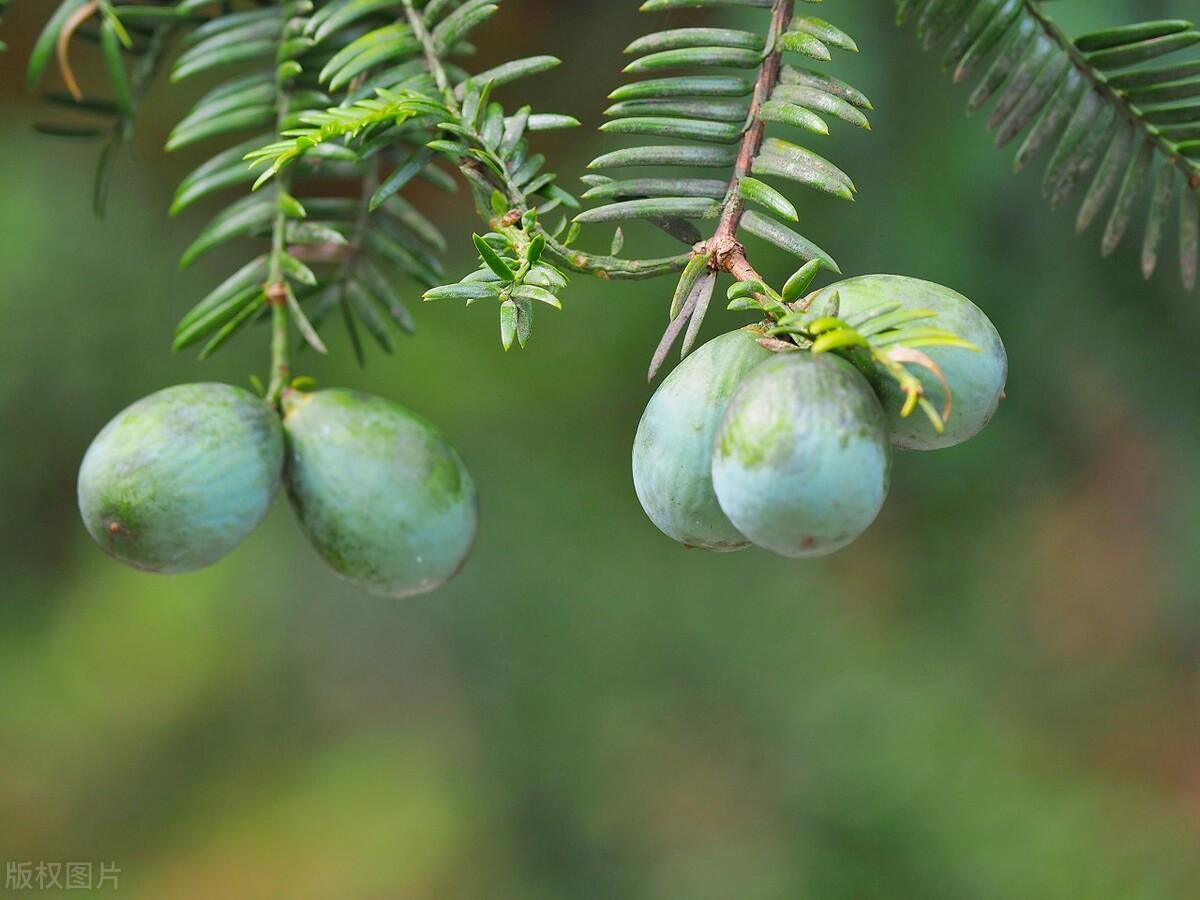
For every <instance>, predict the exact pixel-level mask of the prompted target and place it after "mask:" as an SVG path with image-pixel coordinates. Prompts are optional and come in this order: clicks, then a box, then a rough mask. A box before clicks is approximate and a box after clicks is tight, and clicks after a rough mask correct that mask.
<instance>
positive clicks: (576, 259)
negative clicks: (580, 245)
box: [538, 225, 693, 281]
mask: <svg viewBox="0 0 1200 900" xmlns="http://www.w3.org/2000/svg"><path fill="white" fill-rule="evenodd" d="M538 232H539V233H540V234H542V235H543V236H544V237H545V238H546V252H547V253H548V254H549V255H550V257H551V258H552V259H554V260H556V261H557V262H560V263H562V264H563V265H564V266H566V267H567V268H569V269H571V270H573V271H575V272H583V273H585V274H588V275H595V276H596V277H597V278H602V279H617V280H622V281H639V280H641V279H643V278H657V277H658V276H660V275H669V274H671V273H673V272H681V271H683V268H684V266H686V265H687V264H688V260H689V259H691V258H692V255H693V253H692V252H688V253H680V254H678V255H676V256H664V257H660V258H659V259H621V258H619V257H616V256H602V255H599V254H595V253H585V252H583V251H582V250H574V249H572V248H571V247H568V246H566V245H565V244H562V243H560V242H559V241H557V240H555V239H554V237H553V236H552V235H551V234H550V233H549V232H548V231H546V230H545V229H544V228H542V226H541V225H538Z"/></svg>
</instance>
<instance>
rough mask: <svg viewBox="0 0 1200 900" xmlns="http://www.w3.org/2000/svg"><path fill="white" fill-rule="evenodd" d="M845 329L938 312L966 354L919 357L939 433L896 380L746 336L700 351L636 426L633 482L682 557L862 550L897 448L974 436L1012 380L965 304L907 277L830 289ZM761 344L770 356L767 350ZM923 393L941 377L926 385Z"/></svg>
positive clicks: (938, 322)
mask: <svg viewBox="0 0 1200 900" xmlns="http://www.w3.org/2000/svg"><path fill="white" fill-rule="evenodd" d="M835 299H836V303H837V308H838V315H840V316H842V317H848V316H849V317H852V316H855V315H862V314H869V313H870V311H871V310H873V309H879V308H881V307H887V306H891V305H899V307H901V308H903V309H909V310H917V309H919V310H923V311H926V312H929V313H933V316H932V317H931V318H930V319H929V322H930V324H931V325H933V326H936V327H938V328H941V329H945V330H946V331H948V332H952V333H954V334H956V335H958V336H960V337H961V338H963V339H965V340H966V341H968V342H970V343H971V344H973V345H974V349H967V348H965V347H962V346H943V347H932V348H929V349H928V351H927V356H928V357H929V358H931V359H932V360H933V362H934V364H936V366H937V368H938V369H939V370H940V373H941V374H942V375H944V378H945V381H946V382H947V383H948V384H949V385H950V387H951V389H952V394H953V403H952V406H951V412H950V415H949V417H948V418H947V419H946V421H945V422H944V423H943V427H942V428H941V430H940V431H939V429H938V428H936V427H935V426H934V424H933V423H931V422H929V421H927V420H925V419H923V418H921V417H920V416H909V415H907V412H908V411H909V407H910V406H911V404H907V405H906V403H905V400H906V397H905V395H904V394H903V393H902V392H901V391H900V390H899V389H898V388H897V386H896V383H895V382H894V381H893V380H889V379H886V378H878V379H869V378H868V377H867V376H865V375H864V374H863V372H862V371H861V370H860V368H858V367H856V366H855V365H853V364H851V363H850V362H848V361H847V360H846V359H843V358H842V357H840V356H838V355H835V354H833V353H814V352H808V351H805V350H802V349H798V348H792V351H791V352H771V350H770V349H768V346H771V345H772V344H778V343H779V342H778V341H770V340H765V341H763V340H761V339H762V338H763V337H764V332H763V330H762V329H760V328H756V327H754V326H752V327H750V328H747V329H743V330H740V331H733V332H730V333H728V334H725V335H722V336H721V337H719V338H716V339H715V340H713V341H710V342H709V343H707V344H705V345H704V346H703V347H701V348H700V349H699V350H697V351H696V352H695V353H693V354H692V355H691V356H689V357H688V358H687V359H685V360H684V362H683V363H682V364H680V365H679V366H678V368H676V369H675V371H674V372H672V373H671V375H670V376H669V377H668V378H667V379H666V380H665V381H664V382H663V384H662V386H661V387H660V388H659V389H658V391H657V392H656V393H655V394H654V396H653V397H652V398H651V400H650V403H649V404H648V405H647V407H646V411H645V414H644V415H643V416H642V421H641V424H640V425H639V426H638V431H637V437H636V438H635V440H634V447H633V478H634V485H635V487H636V489H637V494H638V499H639V500H641V503H642V507H643V509H645V511H646V514H647V515H648V516H649V517H650V519H651V520H652V521H653V522H654V524H655V525H657V526H658V527H659V529H660V530H662V531H663V532H664V533H665V534H666V535H668V536H669V537H671V538H674V539H675V540H676V541H679V542H680V543H682V544H685V545H687V546H689V547H702V548H704V549H707V550H715V551H730V550H739V549H741V548H743V547H747V546H749V545H750V544H752V543H753V544H756V545H758V546H760V547H763V548H764V549H767V550H771V551H773V552H775V553H778V554H781V555H783V556H791V557H813V556H823V555H825V554H828V553H832V552H834V551H835V550H838V549H840V548H842V547H844V546H846V545H847V544H849V543H850V542H852V541H853V540H855V539H856V538H857V537H859V536H860V535H861V534H862V533H863V532H864V531H866V529H867V528H868V527H869V526H870V525H871V523H872V522H873V521H874V520H875V517H876V516H877V515H878V513H879V510H880V509H881V508H882V506H883V501H884V498H885V497H886V496H887V491H888V482H889V476H890V470H891V448H892V447H900V448H903V449H911V450H933V449H938V448H942V447H950V446H953V445H955V444H958V443H961V442H963V441H965V440H967V439H969V438H971V437H973V436H974V435H976V434H978V433H979V431H981V430H982V429H983V427H984V426H985V425H987V423H988V422H989V421H990V419H991V417H992V415H993V413H995V411H996V407H997V406H998V404H999V402H1000V398H1001V396H1002V394H1003V390H1004V383H1005V379H1006V377H1007V372H1008V362H1007V357H1006V355H1005V351H1004V345H1003V344H1002V343H1001V341H1000V336H999V334H998V333H997V332H996V329H995V327H994V326H993V325H992V323H991V322H990V321H989V320H988V318H987V317H986V316H985V315H984V314H983V312H982V311H980V309H979V308H978V307H977V306H975V305H974V304H973V303H971V301H970V300H968V299H967V298H966V297H963V296H962V295H961V294H958V293H956V292H954V291H951V290H949V289H947V288H944V287H941V286H940V285H936V284H931V283H929V282H925V281H918V280H916V279H911V278H903V277H900V276H890V275H873V276H866V277H862V278H852V279H848V280H846V281H842V282H840V283H838V284H834V285H831V286H830V287H827V288H824V289H823V290H821V291H819V292H817V293H816V294H814V295H812V296H811V297H810V298H808V305H810V306H814V307H816V306H821V305H827V304H828V303H829V302H831V301H833V300H835ZM764 344H766V345H768V346H764ZM919 377H920V379H921V382H922V386H923V387H924V388H925V389H927V390H928V391H929V392H930V393H934V392H936V391H939V390H941V389H942V388H941V382H940V379H938V378H936V377H935V373H933V372H931V371H925V372H922V373H921V374H920V376H919Z"/></svg>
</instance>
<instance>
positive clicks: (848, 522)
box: [712, 352, 891, 557]
mask: <svg viewBox="0 0 1200 900" xmlns="http://www.w3.org/2000/svg"><path fill="white" fill-rule="evenodd" d="M890 468H891V459H890V451H889V448H888V435H887V420H886V419H885V418H884V414H883V409H882V407H880V405H879V400H878V398H877V397H876V396H875V394H874V392H873V391H872V390H871V386H870V385H869V384H867V380H866V379H865V378H864V377H863V376H862V375H861V374H860V373H859V371H858V370H857V369H855V368H854V366H852V365H851V364H850V363H848V362H846V361H845V360H843V359H841V358H839V357H837V356H833V355H830V354H812V353H807V352H792V353H778V354H775V355H774V356H773V357H772V358H771V359H769V360H767V361H766V362H764V363H762V364H761V365H758V366H756V367H755V368H754V369H753V370H752V371H751V372H750V373H749V374H748V375H747V376H746V377H745V378H744V379H743V380H742V383H741V385H740V386H739V387H738V389H737V391H736V392H735V393H734V395H733V397H732V398H730V400H729V407H728V409H727V410H726V412H725V417H724V418H723V419H722V420H721V425H720V428H719V429H718V430H717V439H716V446H715V448H714V450H713V463H712V477H713V487H714V489H715V490H716V493H717V499H718V500H719V501H720V503H721V508H722V509H723V510H725V514H726V515H728V516H729V519H730V521H732V522H733V524H734V525H735V526H736V527H737V528H738V530H740V531H741V532H742V534H744V535H745V536H746V537H748V538H749V539H750V540H751V541H753V542H754V543H755V544H757V545H758V546H760V547H764V548H765V549H767V550H771V551H774V552H775V553H779V554H781V555H783V556H795V557H809V556H824V555H825V554H827V553H832V552H833V551H835V550H838V549H840V548H842V547H844V546H846V545H847V544H849V543H850V542H851V541H853V540H854V539H855V538H857V537H858V536H859V535H860V534H862V533H863V532H864V531H866V529H867V527H868V526H869V525H870V524H871V523H872V522H873V521H875V516H876V515H878V514H879V510H880V508H881V507H882V506H883V500H884V498H885V497H886V496H887V489H888V476H889V471H890Z"/></svg>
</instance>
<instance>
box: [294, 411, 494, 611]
mask: <svg viewBox="0 0 1200 900" xmlns="http://www.w3.org/2000/svg"><path fill="white" fill-rule="evenodd" d="M283 407H284V420H283V427H284V431H285V433H286V435H287V440H288V456H287V465H286V471H285V474H284V478H285V481H286V483H287V488H288V496H289V498H290V499H291V502H292V508H293V509H294V510H295V512H296V516H297V517H298V518H299V520H300V525H301V527H302V528H303V529H304V533H305V534H306V535H307V536H308V539H309V540H310V541H311V542H312V544H313V546H314V547H315V548H316V550H317V552H318V553H319V554H320V555H321V557H322V558H323V559H324V560H325V561H326V562H327V563H328V564H329V566H330V567H331V568H332V569H333V570H334V572H336V573H337V574H339V575H341V576H342V577H344V578H346V579H348V580H349V581H352V582H354V583H355V584H357V585H359V586H360V587H362V588H364V589H365V590H368V591H371V592H372V593H376V594H383V595H386V596H391V597H408V596H412V595H415V594H425V593H428V592H429V591H432V590H435V589H436V588H438V587H440V586H441V585H443V584H444V583H446V582H447V581H449V580H450V579H451V578H453V577H454V576H455V575H456V574H458V571H459V569H461V568H462V566H463V564H464V563H465V562H466V560H467V556H468V555H469V554H470V552H471V546H472V544H474V542H475V531H476V528H477V526H478V521H479V512H478V507H479V503H478V498H477V496H476V493H475V484H474V482H473V481H472V480H471V475H470V473H468V472H467V469H466V466H465V465H464V464H463V461H462V459H461V458H460V457H459V455H458V453H457V452H456V451H455V449H454V448H453V447H451V446H450V444H449V443H447V441H446V439H445V438H443V437H442V436H441V434H440V433H439V432H438V431H437V429H435V428H434V427H433V426H432V425H430V424H429V423H428V422H426V421H425V420H424V419H422V418H420V417H419V416H416V415H414V414H413V413H411V412H409V411H408V410H406V409H405V408H404V407H402V406H400V405H399V404H396V403H393V402H391V401H390V400H384V399H383V398H381V397H373V396H371V395H370V394H363V393H359V392H358V391H347V390H326V391H318V392H316V393H313V394H303V393H298V392H289V393H288V394H287V395H285V397H284V401H283Z"/></svg>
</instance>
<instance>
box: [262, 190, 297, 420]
mask: <svg viewBox="0 0 1200 900" xmlns="http://www.w3.org/2000/svg"><path fill="white" fill-rule="evenodd" d="M288 182H289V179H288V178H287V177H286V176H285V175H282V174H281V176H280V177H279V178H278V179H276V182H275V198H276V210H275V218H274V220H273V222H272V224H271V257H270V260H269V262H268V264H267V283H266V285H264V287H263V294H264V295H265V296H266V298H267V305H268V306H269V307H270V308H271V383H270V386H269V387H268V388H267V401H268V402H269V403H271V404H276V403H278V402H279V398H280V397H281V396H282V395H283V390H284V388H285V387H287V382H288V379H289V378H290V377H291V374H292V369H291V365H290V363H289V360H288V308H287V307H288V285H287V280H286V278H285V276H284V274H283V254H284V253H285V252H287V245H286V238H287V215H286V214H285V213H284V211H283V196H284V194H285V193H286V191H287V185H288Z"/></svg>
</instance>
